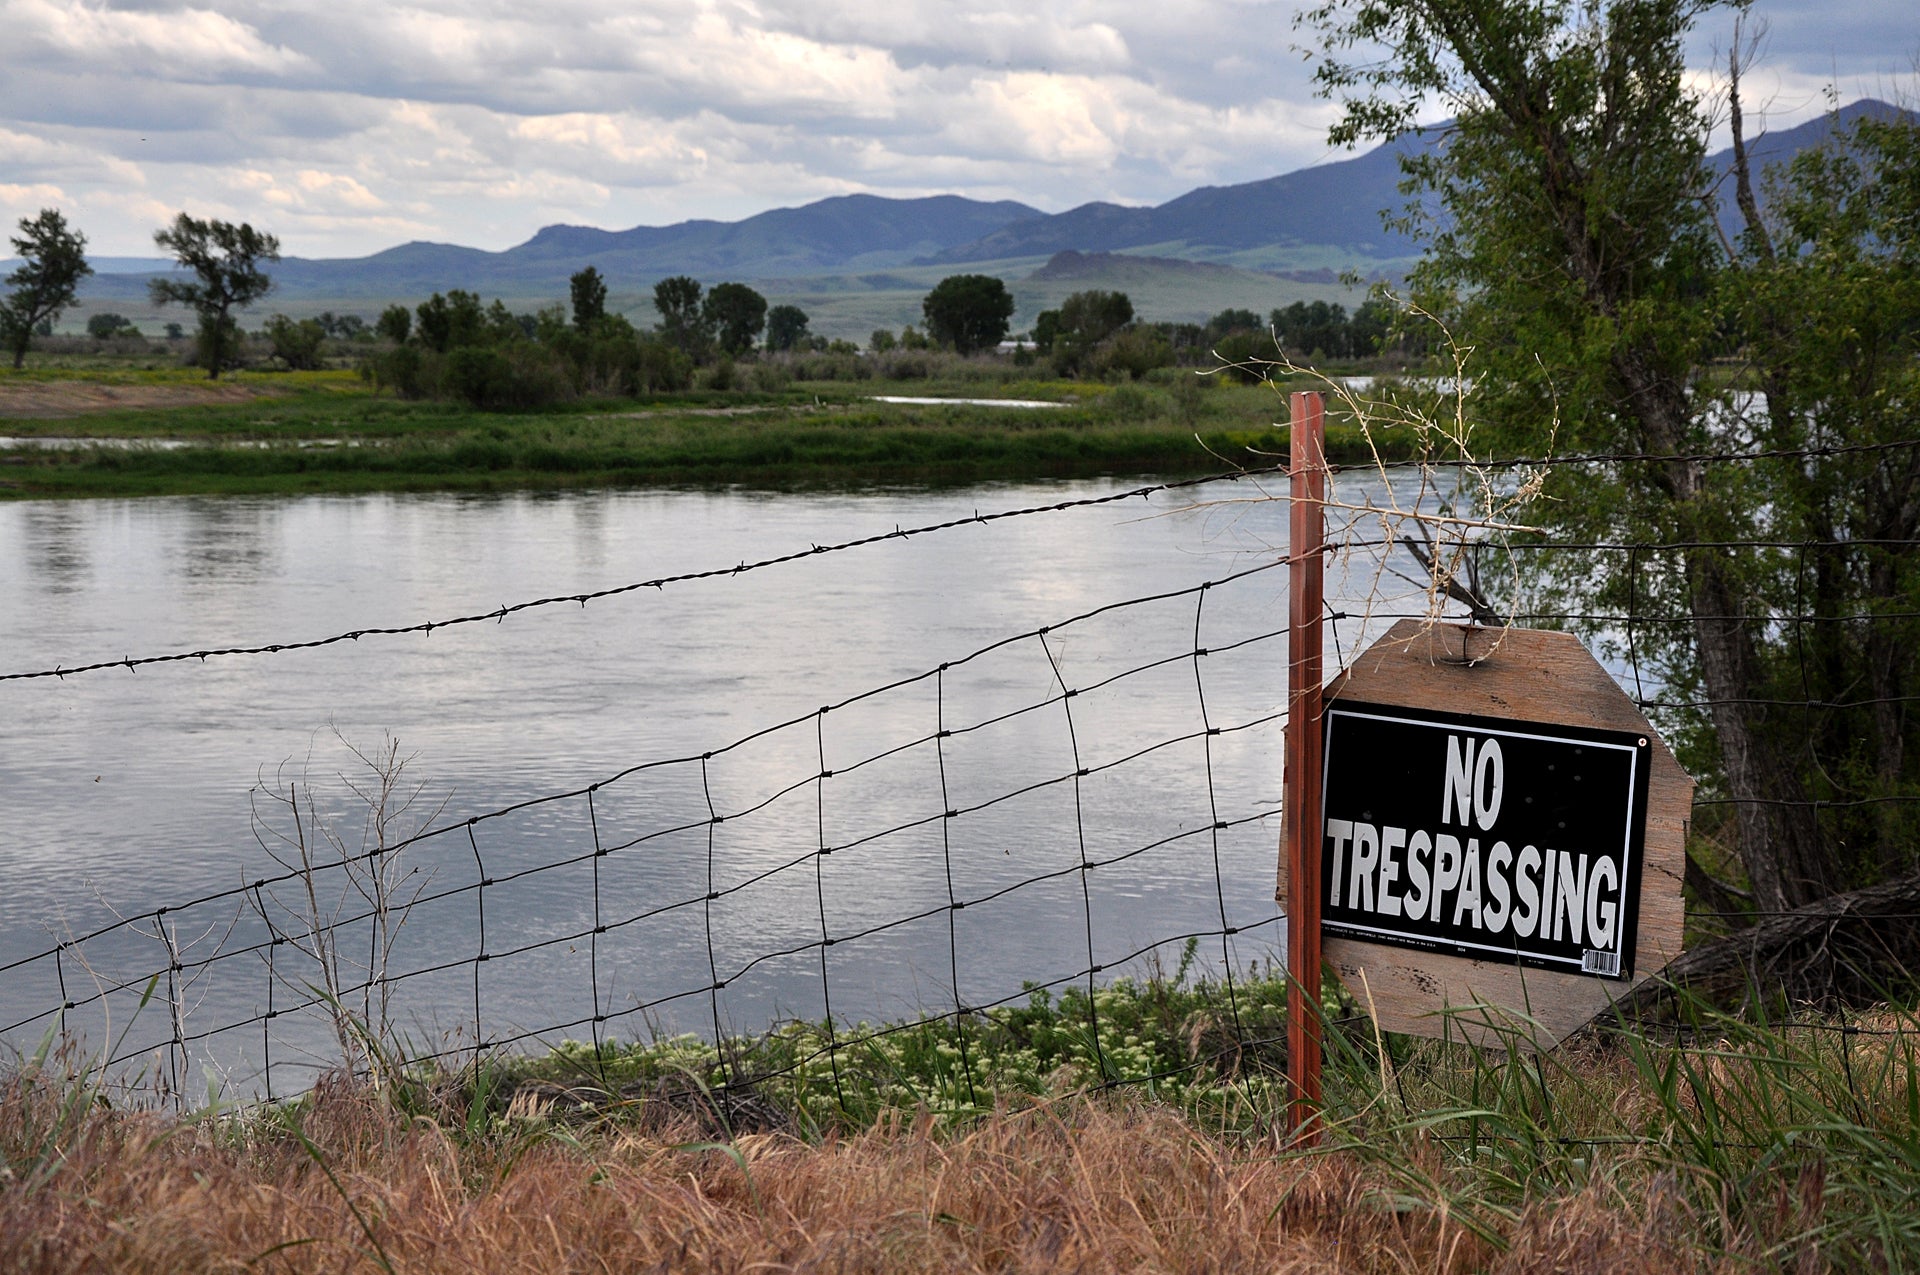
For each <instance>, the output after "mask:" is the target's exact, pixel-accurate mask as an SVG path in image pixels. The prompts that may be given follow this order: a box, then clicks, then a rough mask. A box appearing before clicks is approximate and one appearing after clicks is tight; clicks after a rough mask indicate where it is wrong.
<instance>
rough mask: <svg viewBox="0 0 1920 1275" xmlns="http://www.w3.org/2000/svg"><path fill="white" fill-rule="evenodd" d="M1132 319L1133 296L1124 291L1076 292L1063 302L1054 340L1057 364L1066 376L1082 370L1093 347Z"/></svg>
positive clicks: (1052, 345) (1054, 356) (1055, 327)
mask: <svg viewBox="0 0 1920 1275" xmlns="http://www.w3.org/2000/svg"><path fill="white" fill-rule="evenodd" d="M1132 322H1133V299H1132V298H1131V297H1129V296H1128V295H1127V294H1126V293H1124V292H1103V291H1101V290H1099V289H1097V288H1095V289H1090V290H1088V291H1086V292H1076V293H1074V294H1073V295H1072V296H1070V297H1068V298H1067V299H1066V300H1065V301H1063V302H1061V303H1060V310H1059V315H1058V317H1057V318H1056V319H1055V320H1054V330H1053V333H1052V340H1050V341H1049V342H1048V347H1049V348H1050V349H1051V350H1052V353H1053V362H1054V366H1055V367H1056V368H1058V369H1059V370H1060V372H1061V373H1062V374H1063V375H1072V374H1074V373H1075V372H1078V371H1079V370H1080V367H1081V365H1082V364H1083V363H1084V362H1086V359H1087V356H1088V355H1090V354H1091V353H1093V350H1094V347H1096V346H1098V345H1099V344H1100V343H1101V342H1102V341H1105V340H1106V339H1107V338H1109V337H1111V336H1112V335H1113V334H1114V333H1116V332H1118V331H1120V329H1122V328H1124V327H1126V326H1127V324H1129V323H1132Z"/></svg>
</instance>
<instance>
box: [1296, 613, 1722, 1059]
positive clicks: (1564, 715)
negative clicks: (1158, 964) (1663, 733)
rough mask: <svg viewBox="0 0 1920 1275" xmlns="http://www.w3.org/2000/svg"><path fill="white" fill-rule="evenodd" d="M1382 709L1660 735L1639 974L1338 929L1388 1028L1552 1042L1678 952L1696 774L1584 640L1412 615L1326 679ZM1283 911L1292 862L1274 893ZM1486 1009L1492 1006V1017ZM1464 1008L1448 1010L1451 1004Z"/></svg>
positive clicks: (1346, 979) (1339, 963) (1497, 1041)
mask: <svg viewBox="0 0 1920 1275" xmlns="http://www.w3.org/2000/svg"><path fill="white" fill-rule="evenodd" d="M1341 697H1346V698H1349V699H1352V700H1358V701H1363V702H1366V703H1371V704H1379V705H1393V706H1398V707H1404V708H1416V709H1429V710H1435V711H1439V712H1447V713H1459V714H1469V715H1477V716H1482V717H1497V718H1505V719H1511V720H1518V721H1529V722H1551V723H1556V724H1560V725H1566V726H1576V727H1589V728H1596V729H1602V730H1615V731H1634V732H1641V733H1644V734H1645V735H1646V736H1647V737H1648V739H1649V742H1650V749H1649V752H1650V753H1651V757H1650V759H1649V765H1650V773H1649V776H1648V787H1647V826H1646V842H1645V852H1644V853H1645V857H1644V859H1643V861H1642V864H1641V870H1640V893H1639V908H1638V917H1637V926H1636V930H1635V942H1634V948H1635V950H1636V952H1637V956H1636V958H1635V961H1634V978H1633V980H1632V981H1622V980H1611V979H1600V978H1594V977H1590V976H1586V975H1580V974H1573V973H1563V972H1560V971H1557V970H1550V969H1529V968H1523V967H1521V966H1519V965H1517V964H1514V963H1511V962H1504V961H1498V960H1475V959H1471V958H1468V957H1463V956H1455V955H1451V954H1448V953H1443V952H1426V951H1418V950H1413V949H1409V948H1402V947H1389V946H1385V945H1383V944H1379V943H1369V942H1361V941H1358V940H1355V939H1351V938H1345V937H1336V936H1335V935H1333V934H1328V935H1327V936H1326V938H1325V943H1324V949H1325V957H1326V960H1327V962H1328V963H1329V964H1330V965H1331V966H1332V967H1333V969H1334V971H1335V973H1336V974H1338V976H1339V977H1340V980H1341V981H1342V982H1343V983H1344V984H1346V986H1347V988H1348V990H1349V991H1351V992H1352V993H1353V995H1354V996H1355V997H1356V998H1357V999H1358V1000H1359V1001H1360V1003H1361V1005H1362V1006H1363V1007H1365V1008H1366V1009H1367V1010H1368V1011H1369V1012H1370V1013H1371V1014H1372V1015H1373V1016H1374V1020H1375V1022H1376V1023H1377V1024H1378V1026H1379V1027H1380V1028H1381V1029H1382V1030H1383V1031H1391V1032H1403V1033H1408V1034H1412V1035H1420V1036H1441V1035H1452V1036H1453V1037H1455V1038H1456V1039H1458V1038H1462V1037H1465V1038H1467V1039H1473V1040H1478V1041H1481V1042H1482V1043H1486V1044H1492V1045H1502V1044H1506V1043H1511V1042H1513V1041H1516V1040H1518V1041H1520V1042H1521V1043H1537V1044H1538V1045H1540V1046H1542V1047H1551V1046H1553V1045H1556V1044H1558V1043H1559V1042H1560V1041H1561V1040H1563V1039H1565V1038H1566V1037H1567V1036H1568V1035H1569V1034H1570V1033H1572V1032H1573V1031H1575V1030H1577V1029H1578V1028H1580V1027H1582V1026H1584V1025H1585V1024H1586V1023H1587V1022H1589V1021H1590V1020H1591V1019H1592V1018H1593V1017H1594V1016H1595V1015H1596V1014H1598V1013H1600V1012H1601V1011H1602V1010H1604V1009H1606V1008H1607V1006H1608V1005H1609V1004H1610V1003H1612V1002H1613V1001H1615V1000H1618V999H1620V998H1621V997H1624V996H1626V995H1627V994H1628V993H1629V992H1631V991H1632V990H1633V988H1634V987H1635V986H1637V985H1638V984H1639V983H1640V982H1643V981H1644V980H1645V979H1647V978H1649V977H1651V976H1652V975H1654V974H1657V973H1659V972H1660V971H1661V970H1662V969H1663V968H1665V966H1666V965H1667V963H1668V962H1669V961H1671V960H1672V959H1673V958H1674V957H1676V956H1678V955H1679V954H1680V948H1681V939H1682V929H1683V926H1684V924H1685V920H1686V917H1685V903H1684V899H1683V898H1682V895H1681V883H1682V880H1683V879H1684V877H1685V875H1686V837H1687V822H1688V820H1689V818H1690V817H1691V815H1692V809H1693V780H1692V779H1691V778H1689V777H1688V775H1687V773H1686V772H1685V771H1684V770H1682V769H1681V768H1680V763H1679V762H1678V761H1676V760H1675V759H1674V756H1673V754H1672V753H1671V752H1670V751H1668V749H1667V747H1666V745H1665V744H1664V743H1662V742H1661V740H1660V737H1659V736H1658V735H1656V734H1654V733H1653V729H1652V727H1651V726H1649V725H1648V723H1647V720H1646V718H1645V717H1643V716H1642V715H1641V713H1640V710H1639V709H1638V708H1637V707H1636V706H1635V705H1634V703H1633V701H1632V700H1631V699H1629V698H1628V697H1627V695H1626V694H1625V693H1624V692H1623V691H1621V689H1620V688H1619V686H1618V685H1616V684H1615V683H1614V680H1613V678H1612V676H1611V675H1610V674H1608V672H1607V671H1606V669H1604V668H1602V667H1601V666H1600V664H1599V662H1598V661H1597V660H1595V659H1594V658H1593V656H1592V655H1591V654H1590V653H1589V652H1588V651H1587V649H1586V647H1584V646H1583V645H1582V644H1581V643H1580V641H1579V639H1578V638H1576V637H1574V636H1573V635H1571V634H1567V633H1555V632H1549V631H1546V630H1542V629H1491V628H1478V627H1468V626H1461V625H1455V624H1432V623H1426V622H1422V621H1418V620H1402V621H1400V622H1399V623H1397V624H1395V625H1394V626H1393V628H1392V629H1391V630H1389V631H1388V633H1387V635H1386V636H1385V637H1383V638H1381V639H1380V640H1379V641H1378V642H1375V643H1374V644H1373V645H1372V646H1370V647H1368V648H1367V650H1366V651H1364V652H1362V653H1361V654H1360V655H1359V656H1358V657H1357V658H1356V659H1355V660H1354V661H1353V663H1352V664H1351V665H1350V666H1349V667H1348V668H1347V670H1346V671H1345V672H1343V673H1341V674H1340V675H1339V676H1338V677H1336V678H1335V679H1334V680H1333V682H1332V683H1331V684H1329V686H1328V687H1327V691H1326V703H1327V704H1328V705H1329V706H1331V705H1332V704H1334V703H1336V702H1337V701H1338V700H1339V699H1340V698H1341ZM1276 897H1277V898H1278V900H1279V902H1280V905H1281V908H1282V910H1283V911H1284V910H1285V908H1286V902H1287V865H1286V861H1285V858H1284V856H1283V857H1282V861H1281V864H1280V882H1279V890H1278V893H1277V896H1276ZM1477 1006H1487V1007H1490V1008H1489V1009H1488V1010H1486V1011H1484V1012H1482V1011H1480V1010H1477V1009H1475V1008H1474V1007H1477ZM1445 1009H1452V1010H1454V1011H1455V1012H1454V1013H1453V1014H1450V1015H1443V1014H1442V1013H1441V1011H1442V1010H1445Z"/></svg>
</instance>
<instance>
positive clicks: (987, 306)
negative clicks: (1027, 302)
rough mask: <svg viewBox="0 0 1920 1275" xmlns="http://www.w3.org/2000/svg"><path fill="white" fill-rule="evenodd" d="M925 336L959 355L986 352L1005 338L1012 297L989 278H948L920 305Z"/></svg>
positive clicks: (1003, 287)
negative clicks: (949, 346)
mask: <svg viewBox="0 0 1920 1275" xmlns="http://www.w3.org/2000/svg"><path fill="white" fill-rule="evenodd" d="M920 313H921V314H922V315H923V316H924V317H925V319H926V321H927V335H928V336H930V337H932V338H933V339H934V340H935V341H938V342H940V343H941V344H943V345H951V346H952V347H953V348H954V349H955V350H956V351H958V352H959V353H961V354H972V353H973V352H974V351H975V350H990V349H992V348H993V347H994V346H996V345H998V344H1000V342H1002V341H1004V340H1006V338H1007V326H1008V324H1009V323H1010V322H1011V321H1012V319H1013V296H1012V294H1011V293H1009V292H1008V291H1007V285H1006V284H1004V283H1002V282H1001V281H1000V280H998V279H996V278H994V277H993V276H992V275H986V274H956V275H948V276H947V277H946V278H944V279H942V280H941V281H940V282H939V283H938V284H935V285H934V289H933V291H932V292H929V293H928V294H927V295H926V297H925V299H924V300H922V301H921V303H920Z"/></svg>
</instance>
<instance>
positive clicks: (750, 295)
mask: <svg viewBox="0 0 1920 1275" xmlns="http://www.w3.org/2000/svg"><path fill="white" fill-rule="evenodd" d="M700 312H701V317H702V320H703V321H704V322H705V323H706V325H707V327H708V329H709V330H710V331H712V332H715V333H717V334H718V337H719V341H720V348H721V349H722V350H723V351H725V352H726V353H728V354H731V355H734V356H736V357H737V356H739V355H742V354H745V353H746V352H747V351H748V350H751V349H752V348H753V341H754V338H755V337H757V336H759V335H760V332H761V329H763V328H765V327H766V326H767V299H766V298H765V297H763V296H761V295H760V294H759V293H758V292H755V291H754V290H753V289H752V288H749V287H748V286H747V285H746V284H744V283H720V284H715V285H714V288H713V291H711V292H709V293H707V299H706V302H705V304H703V305H702V306H701V311H700Z"/></svg>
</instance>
